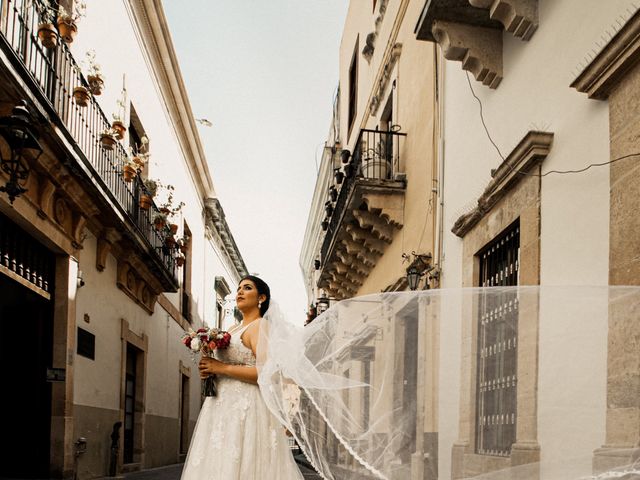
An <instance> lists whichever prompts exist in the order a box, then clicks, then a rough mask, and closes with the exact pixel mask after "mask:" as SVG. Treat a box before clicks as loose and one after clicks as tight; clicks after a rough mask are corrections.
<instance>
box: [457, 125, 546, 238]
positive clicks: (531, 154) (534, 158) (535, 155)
mask: <svg viewBox="0 0 640 480" xmlns="http://www.w3.org/2000/svg"><path fill="white" fill-rule="evenodd" d="M552 143H553V133H549V132H535V131H530V132H528V133H527V134H526V135H525V136H524V138H523V139H522V140H521V141H520V143H519V144H518V145H517V146H516V148H514V149H513V151H512V152H511V153H510V154H509V156H508V157H507V158H506V159H505V160H504V162H502V163H501V164H500V166H499V167H498V168H497V169H496V170H495V171H493V172H492V175H491V176H492V177H493V178H492V179H491V181H490V182H489V185H487V188H485V190H484V192H483V194H482V196H481V197H480V198H479V199H478V205H477V206H476V207H475V208H474V209H473V210H472V211H471V212H469V213H466V214H464V215H462V216H461V217H460V218H458V220H456V223H455V224H454V226H453V228H452V229H451V231H452V232H453V233H454V234H455V235H457V236H458V237H460V238H463V237H464V236H465V235H466V234H467V233H468V232H469V230H471V229H472V228H473V227H474V226H475V225H476V224H477V223H478V222H479V221H480V220H481V219H482V218H483V217H484V216H485V215H486V214H487V213H488V212H489V211H490V210H491V208H492V207H493V206H494V205H495V204H496V203H498V201H499V200H500V199H502V198H503V197H504V196H505V195H506V194H507V193H508V192H509V191H510V190H511V189H513V188H514V187H515V186H516V185H517V184H518V183H519V182H520V180H521V179H522V178H523V175H524V174H526V173H527V172H528V171H529V170H531V169H532V168H533V167H534V166H535V165H539V164H540V163H542V161H543V160H544V159H545V158H546V157H547V155H549V152H550V150H551V145H552Z"/></svg>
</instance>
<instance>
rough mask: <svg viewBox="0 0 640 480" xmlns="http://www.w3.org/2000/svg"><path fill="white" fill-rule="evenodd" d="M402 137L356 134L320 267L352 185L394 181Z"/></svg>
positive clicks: (391, 133) (390, 133) (387, 133)
mask: <svg viewBox="0 0 640 480" xmlns="http://www.w3.org/2000/svg"><path fill="white" fill-rule="evenodd" d="M406 135H407V134H406V133H400V132H397V131H380V130H367V129H363V130H360V134H359V135H358V141H357V143H356V146H355V149H354V152H353V154H352V155H351V160H350V161H349V163H348V164H347V165H345V166H344V167H343V169H344V180H343V182H342V185H341V186H340V192H339V193H338V198H337V199H336V202H335V205H334V206H333V212H332V214H331V220H330V222H329V226H328V228H327V231H326V235H325V237H324V241H323V242H322V246H321V248H320V260H321V262H322V265H324V264H325V263H326V261H327V257H328V255H329V252H330V249H331V245H332V243H333V241H334V239H335V237H336V234H337V232H338V230H339V229H340V225H341V223H342V220H343V217H344V214H345V212H346V210H347V206H348V203H349V199H350V198H351V196H352V192H353V190H354V188H355V187H356V185H357V184H362V185H365V184H371V185H381V184H384V183H385V182H390V181H395V180H396V176H397V174H398V173H400V153H399V152H400V140H401V139H402V138H403V137H405V136H406Z"/></svg>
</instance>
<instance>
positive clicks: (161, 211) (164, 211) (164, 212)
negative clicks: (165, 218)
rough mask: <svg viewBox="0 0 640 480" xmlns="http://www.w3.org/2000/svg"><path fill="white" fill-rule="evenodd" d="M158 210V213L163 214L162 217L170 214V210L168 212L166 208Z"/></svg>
mask: <svg viewBox="0 0 640 480" xmlns="http://www.w3.org/2000/svg"><path fill="white" fill-rule="evenodd" d="M159 210H160V213H163V214H164V215H169V213H170V212H171V210H169V209H168V208H166V207H162V208H160V209H159Z"/></svg>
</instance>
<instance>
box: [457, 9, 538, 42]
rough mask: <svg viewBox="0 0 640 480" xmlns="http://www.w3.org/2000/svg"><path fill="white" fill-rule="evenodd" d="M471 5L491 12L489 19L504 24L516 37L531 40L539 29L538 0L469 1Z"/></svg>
mask: <svg viewBox="0 0 640 480" xmlns="http://www.w3.org/2000/svg"><path fill="white" fill-rule="evenodd" d="M469 3H470V4H471V5H472V6H474V7H478V8H484V9H486V10H489V17H490V18H491V19H492V20H498V21H499V22H500V23H502V24H503V25H504V29H505V30H506V31H507V32H509V33H512V34H513V36H514V37H517V38H521V39H522V40H529V39H530V38H531V37H532V36H533V34H534V33H535V31H536V30H537V29H538V0H469Z"/></svg>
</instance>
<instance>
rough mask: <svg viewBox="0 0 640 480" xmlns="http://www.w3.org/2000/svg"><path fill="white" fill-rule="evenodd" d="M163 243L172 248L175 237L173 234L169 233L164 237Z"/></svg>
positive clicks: (174, 244)
mask: <svg viewBox="0 0 640 480" xmlns="http://www.w3.org/2000/svg"><path fill="white" fill-rule="evenodd" d="M164 244H165V245H166V246H167V247H169V248H174V247H175V246H176V239H175V238H174V237H173V235H169V236H168V237H165V239H164Z"/></svg>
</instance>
